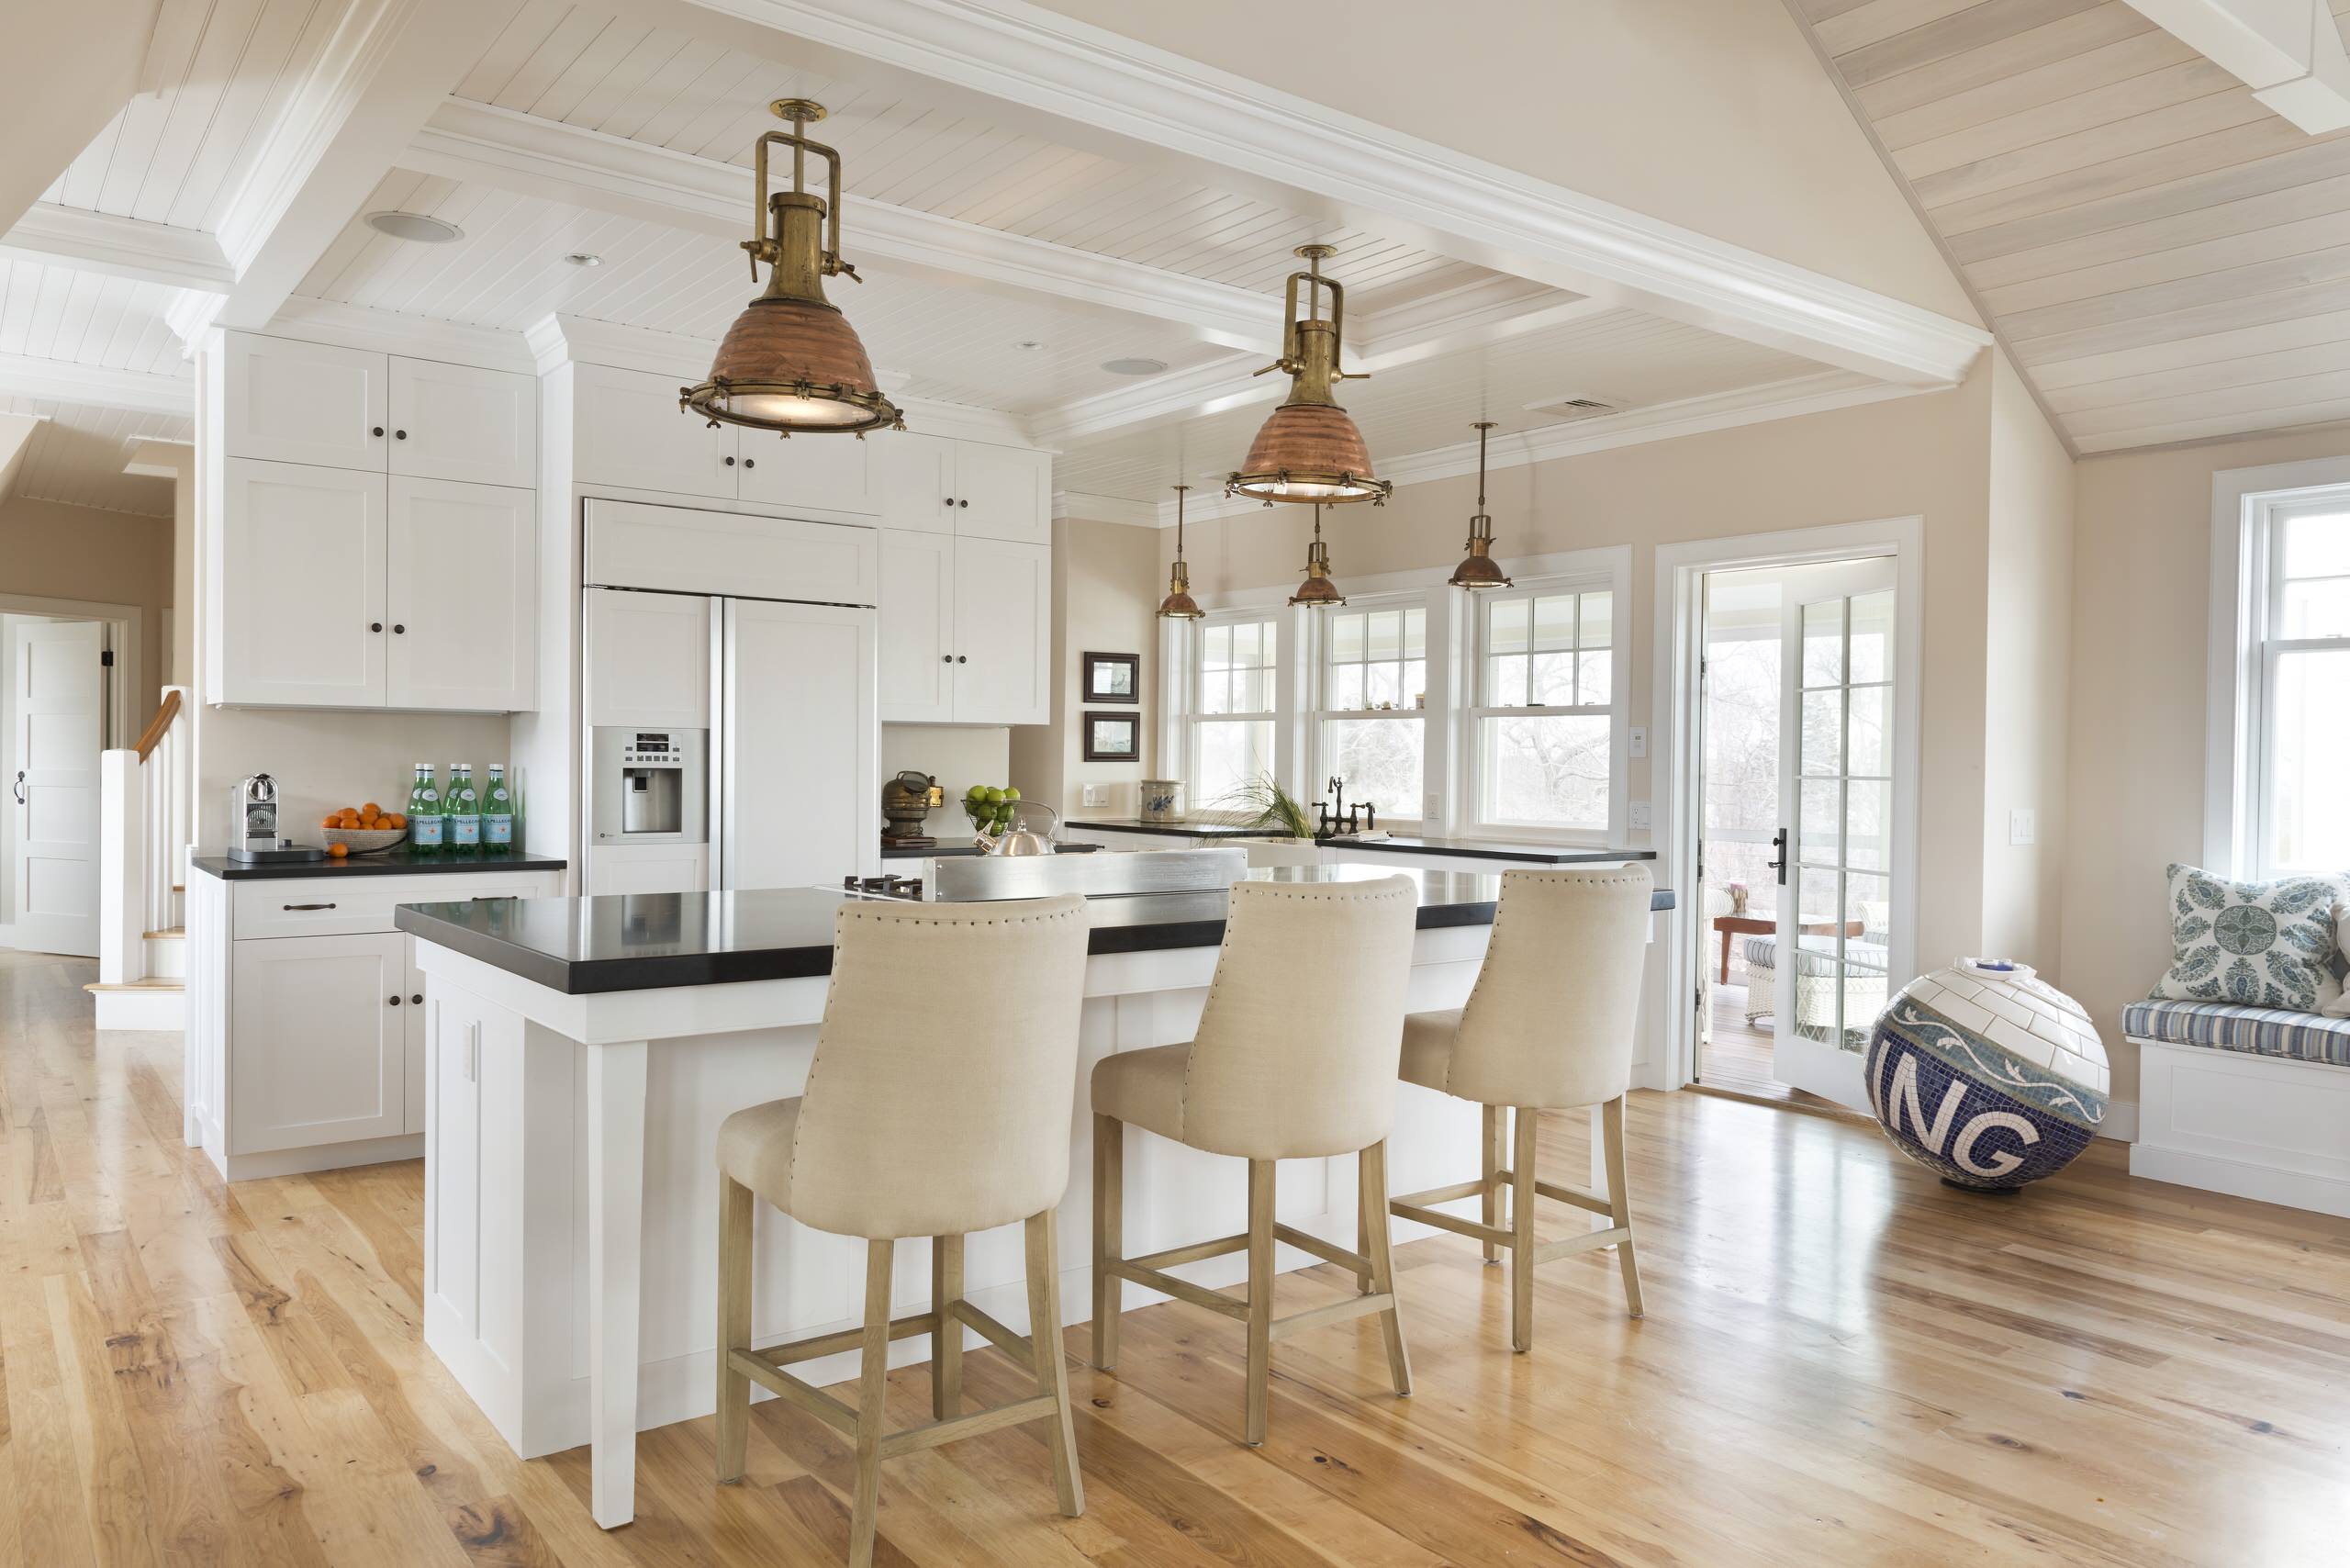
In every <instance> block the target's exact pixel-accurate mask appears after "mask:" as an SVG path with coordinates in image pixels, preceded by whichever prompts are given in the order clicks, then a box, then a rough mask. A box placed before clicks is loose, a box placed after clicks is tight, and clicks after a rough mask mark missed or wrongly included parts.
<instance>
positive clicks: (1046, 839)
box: [978, 801, 1060, 855]
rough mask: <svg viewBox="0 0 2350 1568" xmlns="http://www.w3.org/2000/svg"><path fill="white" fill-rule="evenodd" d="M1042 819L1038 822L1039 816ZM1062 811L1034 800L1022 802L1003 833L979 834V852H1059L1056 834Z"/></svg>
mask: <svg viewBox="0 0 2350 1568" xmlns="http://www.w3.org/2000/svg"><path fill="white" fill-rule="evenodd" d="M1039 818H1042V819H1043V820H1042V821H1041V822H1039V821H1038V820H1037V819H1039ZM1059 823H1060V812H1057V811H1055V810H1054V809H1053V808H1052V807H1050V806H1047V805H1042V804H1040V803H1038V802H1037V801H1021V802H1020V803H1019V805H1018V807H1017V808H1016V809H1015V810H1014V811H1013V813H1012V823H1011V825H1010V826H1008V827H1006V828H1005V829H1004V830H1003V831H1002V833H990V832H988V831H987V830H986V829H985V828H981V829H980V830H979V839H978V842H979V852H980V853H981V854H983V855H1051V854H1054V853H1056V852H1057V851H1056V849H1055V847H1054V844H1053V834H1055V833H1056V832H1057V831H1058V828H1059Z"/></svg>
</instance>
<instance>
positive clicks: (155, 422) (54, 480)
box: [0, 395, 195, 517]
mask: <svg viewBox="0 0 2350 1568" xmlns="http://www.w3.org/2000/svg"><path fill="white" fill-rule="evenodd" d="M0 413H5V414H44V415H47V416H48V418H47V419H46V420H43V421H42V423H41V426H40V428H39V430H38V431H34V432H33V438H32V440H31V441H30V442H27V443H26V446H25V456H24V461H23V464H22V465H20V466H19V467H18V468H17V480H16V483H15V484H13V485H11V486H10V487H9V489H8V493H9V494H10V495H12V496H22V497H25V498H28V499H30V500H36V501H64V502H67V503H69V504H71V505H73V506H77V507H95V508H97V509H98V510H102V511H130V512H143V513H145V514H147V515H149V516H151V517H169V516H171V515H172V482H171V481H170V480H169V479H154V478H149V477H146V476H141V475H136V474H125V473H124V472H123V471H122V465H124V464H126V463H128V462H129V461H130V449H131V448H132V447H133V446H134V445H136V444H137V443H139V442H142V441H187V440H189V439H191V438H192V435H193V432H194V430H195V421H194V420H191V419H189V418H187V417H186V416H185V415H180V414H147V413H139V412H136V411H134V410H131V409H100V408H92V407H89V406H87V405H85V404H81V403H65V402H60V401H59V400H58V399H56V398H25V397H10V396H6V395H0Z"/></svg>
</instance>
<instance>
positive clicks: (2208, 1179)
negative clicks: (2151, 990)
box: [2121, 1002, 2350, 1217]
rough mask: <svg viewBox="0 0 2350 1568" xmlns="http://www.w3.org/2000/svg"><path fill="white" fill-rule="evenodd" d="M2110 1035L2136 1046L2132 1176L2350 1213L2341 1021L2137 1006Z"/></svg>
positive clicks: (2258, 1011) (2348, 1031) (2347, 1059)
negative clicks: (2118, 1033) (2116, 1032)
mask: <svg viewBox="0 0 2350 1568" xmlns="http://www.w3.org/2000/svg"><path fill="white" fill-rule="evenodd" d="M2121 1032H2122V1036H2123V1037H2124V1038H2126V1039H2128V1040H2129V1041H2130V1042H2131V1043H2132V1044H2133V1045H2135V1046H2136V1047H2138V1140H2137V1141H2136V1142H2135V1143H2133V1144H2132V1145H2131V1146H2130V1170H2131V1174H2132V1175H2135V1176H2145V1177H2151V1178H2152V1179H2154V1181H2157V1182H2177V1183H2179V1184H2180V1185H2182V1186H2188V1187H2199V1188H2201V1189H2203V1190H2204V1191H2206V1192H2211V1193H2232V1194H2233V1195H2235V1196H2237V1197H2242V1198H2257V1199H2260V1200H2261V1201H2263V1202H2266V1203H2272V1204H2287V1205H2288V1206H2290V1207H2292V1208H2297V1209H2309V1210H2312V1211H2315V1212H2317V1213H2320V1214H2330V1215H2344V1216H2345V1217H2350V1018H2332V1017H2327V1016H2325V1015H2324V1014H2317V1013H2300V1012H2292V1011H2288V1010H2286V1009H2282V1008H2274V1007H2243V1006H2237V1005H2234V1004H2232V1003H2227V1002H2132V1004H2131V1005H2130V1006H2128V1007H2125V1008H2123V1009H2122V1011H2121Z"/></svg>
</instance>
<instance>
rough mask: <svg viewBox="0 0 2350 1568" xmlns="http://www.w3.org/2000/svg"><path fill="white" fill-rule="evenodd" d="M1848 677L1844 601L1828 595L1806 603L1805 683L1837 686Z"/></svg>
mask: <svg viewBox="0 0 2350 1568" xmlns="http://www.w3.org/2000/svg"><path fill="white" fill-rule="evenodd" d="M1843 678H1844V601H1843V600H1842V599H1821V600H1820V601H1819V602H1818V604H1807V605H1805V606H1804V607H1803V683H1804V684H1805V685H1806V686H1833V685H1835V684H1836V683H1837V682H1838V681H1840V680H1841V679H1843Z"/></svg>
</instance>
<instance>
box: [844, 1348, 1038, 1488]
mask: <svg viewBox="0 0 2350 1568" xmlns="http://www.w3.org/2000/svg"><path fill="white" fill-rule="evenodd" d="M981 1332H983V1333H984V1332H985V1330H984V1329H983V1330H981ZM1058 1414H1060V1405H1059V1402H1058V1401H1057V1400H1055V1399H1054V1398H1053V1396H1052V1395H1051V1394H1034V1395H1032V1396H1030V1397H1029V1398H1026V1399H1015V1400H1013V1401H1012V1402H1011V1403H1010V1404H1008V1405H995V1406H989V1407H988V1408H987V1409H985V1410H974V1411H972V1412H971V1413H970V1414H969V1415H968V1416H949V1417H947V1418H946V1419H945V1420H944V1421H925V1422H923V1424H922V1425H921V1426H919V1427H908V1428H905V1429H904V1430H903V1431H898V1432H885V1433H883V1434H882V1438H881V1457H882V1458H883V1459H895V1458H896V1457H897V1456H898V1455H900V1454H901V1453H912V1451H913V1450H916V1449H929V1448H936V1447H937V1446H938V1445H939V1444H941V1443H951V1442H956V1441H958V1440H960V1439H964V1438H976V1437H978V1436H979V1434H980V1433H981V1432H992V1431H995V1430H996V1429H998V1428H1002V1427H1017V1426H1019V1425H1020V1424H1021V1423H1022V1422H1024V1421H1041V1420H1043V1419H1044V1418H1045V1417H1047V1416H1057V1415H1058Z"/></svg>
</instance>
